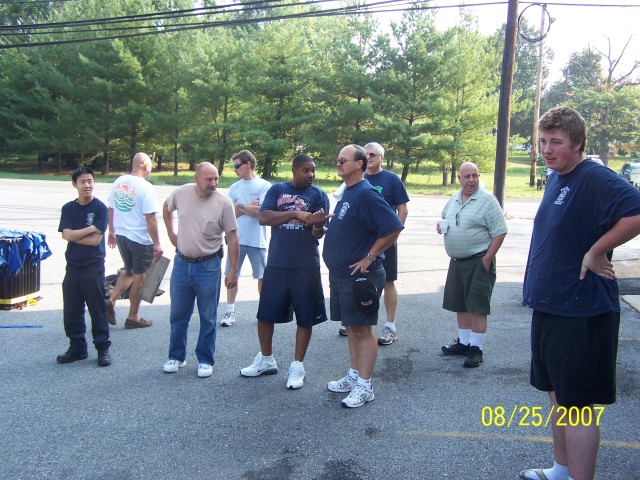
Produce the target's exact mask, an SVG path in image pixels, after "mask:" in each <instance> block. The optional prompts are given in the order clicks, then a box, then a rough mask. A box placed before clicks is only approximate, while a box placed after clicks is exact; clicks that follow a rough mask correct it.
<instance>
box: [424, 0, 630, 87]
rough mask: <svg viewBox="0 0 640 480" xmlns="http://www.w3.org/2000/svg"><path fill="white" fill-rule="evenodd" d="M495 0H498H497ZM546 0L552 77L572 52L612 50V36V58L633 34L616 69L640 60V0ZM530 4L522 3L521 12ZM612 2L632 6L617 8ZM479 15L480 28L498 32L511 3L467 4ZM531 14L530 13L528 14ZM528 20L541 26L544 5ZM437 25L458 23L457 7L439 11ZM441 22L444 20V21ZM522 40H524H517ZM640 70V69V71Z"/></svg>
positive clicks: (439, 1)
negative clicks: (592, 48) (554, 1)
mask: <svg viewBox="0 0 640 480" xmlns="http://www.w3.org/2000/svg"><path fill="white" fill-rule="evenodd" d="M489 1H491V0H476V1H473V0H471V1H469V0H466V2H463V1H462V0H460V1H458V0H435V1H434V2H433V3H434V5H436V6H440V7H442V6H445V5H458V4H462V3H467V4H471V3H483V2H487V3H488V2H489ZM494 3H495V2H494ZM552 3H553V2H548V3H547V10H548V11H549V14H550V15H551V17H552V18H554V22H553V23H552V25H551V28H550V29H549V34H548V36H547V37H546V38H545V40H544V42H545V43H544V45H545V47H549V48H551V49H552V50H553V52H554V54H555V60H554V62H553V64H552V65H551V66H550V75H551V78H552V79H559V78H560V77H561V75H562V74H561V70H562V68H563V67H564V66H565V65H566V64H567V61H568V60H569V56H570V55H571V54H572V53H573V52H579V51H582V50H584V49H585V48H587V47H588V46H589V45H591V46H592V47H594V48H596V49H598V50H599V51H601V52H603V53H607V52H608V49H609V45H608V41H607V38H609V39H611V51H612V53H613V55H612V56H613V57H617V56H619V55H620V53H621V51H622V49H623V48H624V45H625V43H626V42H627V40H628V39H629V37H633V38H632V40H631V43H630V44H629V46H628V47H627V49H626V51H625V55H624V57H623V62H624V65H622V66H621V67H619V70H617V72H618V74H622V73H623V71H624V72H625V73H626V70H625V69H624V68H623V67H625V66H626V67H627V68H628V67H629V66H630V64H631V62H632V61H634V60H635V61H639V60H640V0H558V1H557V3H564V4H569V3H573V4H576V3H580V4H589V5H598V4H600V5H606V6H601V7H598V6H588V7H587V6H575V5H573V6H569V5H566V6H565V5H553V4H552ZM528 5H529V3H522V2H520V6H519V12H518V13H520V12H522V11H523V10H524V9H525V7H527V6H528ZM613 5H633V6H626V7H614V6H613ZM468 8H469V9H470V10H471V11H472V12H473V13H474V15H476V16H477V17H478V20H479V26H480V31H481V32H482V33H484V34H490V33H493V32H495V30H496V29H497V28H499V27H500V26H501V25H502V24H503V23H506V21H507V14H508V4H507V3H506V2H505V3H504V4H502V5H484V6H472V7H468ZM529 14H531V15H529ZM525 15H526V17H527V20H528V22H529V23H531V24H533V25H535V26H536V28H539V25H540V16H541V8H540V7H537V6H536V7H531V8H529V9H528V10H527V12H526V14H525ZM436 18H437V19H438V22H437V23H438V24H439V25H440V24H441V25H443V26H445V25H446V26H450V25H453V24H455V23H456V22H457V18H458V9H457V8H442V9H440V10H438V13H437V17H436ZM441 22H442V23H441ZM518 41H522V40H520V39H519V40H518ZM639 73H640V72H639Z"/></svg>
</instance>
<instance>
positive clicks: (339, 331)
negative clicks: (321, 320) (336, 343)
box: [338, 326, 349, 337]
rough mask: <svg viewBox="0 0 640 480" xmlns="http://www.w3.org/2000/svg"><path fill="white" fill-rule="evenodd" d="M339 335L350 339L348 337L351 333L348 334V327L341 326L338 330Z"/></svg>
mask: <svg viewBox="0 0 640 480" xmlns="http://www.w3.org/2000/svg"><path fill="white" fill-rule="evenodd" d="M338 335H343V336H345V337H348V336H349V332H347V327H343V326H341V327H340V328H339V329H338Z"/></svg>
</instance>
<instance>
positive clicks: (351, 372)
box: [347, 368, 359, 382]
mask: <svg viewBox="0 0 640 480" xmlns="http://www.w3.org/2000/svg"><path fill="white" fill-rule="evenodd" d="M358 373H359V372H358V370H354V369H353V368H350V369H349V373H347V377H349V378H350V379H351V380H353V381H354V382H357V381H358Z"/></svg>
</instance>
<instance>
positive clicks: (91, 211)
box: [58, 198, 109, 270]
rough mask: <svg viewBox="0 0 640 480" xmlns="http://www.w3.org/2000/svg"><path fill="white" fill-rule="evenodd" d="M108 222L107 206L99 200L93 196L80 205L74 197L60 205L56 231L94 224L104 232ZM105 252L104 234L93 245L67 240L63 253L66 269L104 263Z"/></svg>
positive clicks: (77, 228) (80, 228)
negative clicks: (58, 223) (65, 249)
mask: <svg viewBox="0 0 640 480" xmlns="http://www.w3.org/2000/svg"><path fill="white" fill-rule="evenodd" d="M108 222H109V217H108V209H107V206H106V205H105V204H104V203H102V202H101V201H100V200H98V199H97V198H94V199H93V200H92V201H91V202H89V203H88V204H86V205H80V203H78V200H77V199H76V200H73V201H71V202H68V203H66V204H65V205H64V206H63V207H62V213H61V215H60V225H59V226H58V231H59V232H62V231H63V230H64V229H67V228H68V229H70V230H82V229H83V228H87V227H89V226H91V225H95V226H96V228H97V229H98V230H100V231H101V232H103V233H104V232H106V231H107V224H108ZM106 254H107V252H106V249H105V246H104V236H103V237H102V240H100V243H99V244H98V245H96V246H95V247H93V246H89V245H80V244H79V243H75V242H67V251H66V253H65V257H66V259H67V269H73V270H78V269H80V268H87V267H91V266H95V265H104V259H105V257H106Z"/></svg>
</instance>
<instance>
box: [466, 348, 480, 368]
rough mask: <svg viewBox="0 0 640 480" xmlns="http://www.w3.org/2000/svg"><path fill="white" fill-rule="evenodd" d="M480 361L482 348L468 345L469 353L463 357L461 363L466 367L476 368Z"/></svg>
mask: <svg viewBox="0 0 640 480" xmlns="http://www.w3.org/2000/svg"><path fill="white" fill-rule="evenodd" d="M481 363H482V350H480V347H469V355H467V358H465V360H464V363H463V365H464V366H465V367H466V368H476V367H479V366H480V364H481Z"/></svg>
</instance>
